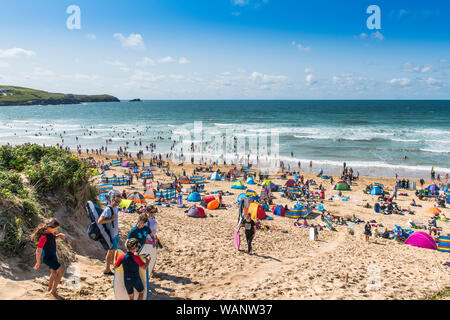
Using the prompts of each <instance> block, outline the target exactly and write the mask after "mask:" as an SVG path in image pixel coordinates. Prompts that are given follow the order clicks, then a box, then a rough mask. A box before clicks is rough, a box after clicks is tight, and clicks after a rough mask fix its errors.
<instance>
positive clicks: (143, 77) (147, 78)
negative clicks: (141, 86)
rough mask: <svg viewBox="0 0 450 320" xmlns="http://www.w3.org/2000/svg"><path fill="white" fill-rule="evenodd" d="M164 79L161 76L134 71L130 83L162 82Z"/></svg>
mask: <svg viewBox="0 0 450 320" xmlns="http://www.w3.org/2000/svg"><path fill="white" fill-rule="evenodd" d="M164 78H165V76H164V75H162V74H153V73H150V72H146V71H142V70H136V71H135V72H134V74H133V75H132V76H131V77H130V79H131V80H132V81H139V82H155V81H158V80H162V79H164Z"/></svg>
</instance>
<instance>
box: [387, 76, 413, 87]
mask: <svg viewBox="0 0 450 320" xmlns="http://www.w3.org/2000/svg"><path fill="white" fill-rule="evenodd" d="M388 83H390V84H392V85H399V86H402V87H404V86H407V85H409V84H410V83H411V79H409V78H393V79H391V80H389V81H388Z"/></svg>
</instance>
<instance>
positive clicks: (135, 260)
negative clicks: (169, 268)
mask: <svg viewBox="0 0 450 320" xmlns="http://www.w3.org/2000/svg"><path fill="white" fill-rule="evenodd" d="M125 247H126V248H127V254H126V255H124V256H121V257H120V258H119V259H117V261H116V263H115V264H114V268H118V267H120V265H122V266H123V273H124V277H123V280H124V283H125V288H126V290H127V294H128V299H129V300H134V289H136V290H137V292H138V293H139V295H138V300H143V299H144V285H143V284H142V280H141V277H140V276H139V268H142V269H144V270H145V269H147V268H148V265H149V263H150V259H147V258H146V259H145V260H146V261H145V263H144V261H142V259H141V257H139V256H137V255H135V253H136V251H137V250H138V248H139V241H138V240H137V239H134V238H132V239H128V240H127V242H126V243H125Z"/></svg>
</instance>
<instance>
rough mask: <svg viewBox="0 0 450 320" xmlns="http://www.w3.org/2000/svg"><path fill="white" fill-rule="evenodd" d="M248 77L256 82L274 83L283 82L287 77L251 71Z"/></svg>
mask: <svg viewBox="0 0 450 320" xmlns="http://www.w3.org/2000/svg"><path fill="white" fill-rule="evenodd" d="M250 79H251V80H253V81H256V82H262V83H265V84H275V83H279V82H285V81H286V80H287V79H288V77H286V76H272V75H268V74H263V73H260V72H253V73H252V74H251V75H250Z"/></svg>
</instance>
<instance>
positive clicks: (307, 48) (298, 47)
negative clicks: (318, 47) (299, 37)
mask: <svg viewBox="0 0 450 320" xmlns="http://www.w3.org/2000/svg"><path fill="white" fill-rule="evenodd" d="M291 44H292V45H293V46H294V47H296V48H297V49H298V50H300V51H302V52H307V51H310V50H311V48H310V47H305V46H303V45H302V44H300V43H296V42H295V41H292V42H291Z"/></svg>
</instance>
